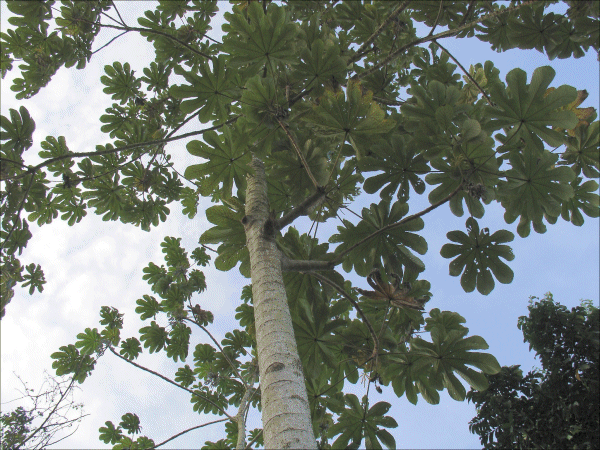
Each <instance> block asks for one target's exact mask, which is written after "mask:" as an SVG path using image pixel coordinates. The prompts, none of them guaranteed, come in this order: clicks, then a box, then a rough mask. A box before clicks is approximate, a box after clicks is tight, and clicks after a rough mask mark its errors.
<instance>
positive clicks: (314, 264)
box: [281, 256, 335, 272]
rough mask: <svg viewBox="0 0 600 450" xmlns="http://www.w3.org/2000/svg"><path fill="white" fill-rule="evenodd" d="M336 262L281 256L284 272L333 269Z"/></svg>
mask: <svg viewBox="0 0 600 450" xmlns="http://www.w3.org/2000/svg"><path fill="white" fill-rule="evenodd" d="M334 267H335V264H333V263H332V262H331V261H316V260H315V261H311V260H306V259H289V258H287V257H286V256H283V257H282V258H281V270H282V272H309V271H313V270H318V271H322V270H333V268H334Z"/></svg>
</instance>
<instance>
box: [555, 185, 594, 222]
mask: <svg viewBox="0 0 600 450" xmlns="http://www.w3.org/2000/svg"><path fill="white" fill-rule="evenodd" d="M581 180H582V179H581V177H577V178H576V179H575V181H573V182H571V186H572V187H573V191H574V195H573V198H571V199H570V200H567V201H565V202H563V204H562V211H561V216H562V218H563V219H565V220H570V221H571V223H572V224H573V225H576V226H578V227H580V226H582V225H583V222H584V220H583V216H582V214H581V212H583V213H584V214H585V215H586V216H588V217H598V215H599V214H600V211H599V210H598V204H599V199H600V197H599V196H598V194H596V191H597V190H598V183H596V182H595V181H594V180H588V181H586V182H585V183H583V184H581V185H580V183H581ZM580 210H581V211H580Z"/></svg>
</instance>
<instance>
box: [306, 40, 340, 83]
mask: <svg viewBox="0 0 600 450" xmlns="http://www.w3.org/2000/svg"><path fill="white" fill-rule="evenodd" d="M296 70H297V71H298V75H299V76H300V77H302V78H304V79H306V80H309V83H308V84H307V85H306V87H305V88H304V89H307V88H309V87H311V83H312V81H314V80H318V81H319V82H320V83H321V84H325V83H330V82H331V80H332V79H334V80H336V81H337V82H341V81H342V80H344V79H345V78H346V71H347V70H348V69H347V66H346V63H345V62H344V60H343V59H342V58H341V56H340V46H339V44H336V43H334V42H333V41H330V40H328V41H326V42H325V43H324V42H323V40H321V39H315V40H314V41H313V42H312V44H311V47H310V48H308V47H306V48H304V49H303V50H302V52H301V53H300V63H298V65H297V66H296Z"/></svg>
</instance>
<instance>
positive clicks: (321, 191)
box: [274, 187, 327, 230]
mask: <svg viewBox="0 0 600 450" xmlns="http://www.w3.org/2000/svg"><path fill="white" fill-rule="evenodd" d="M326 195H327V194H326V192H325V188H323V187H317V191H316V192H315V193H314V194H312V195H311V196H309V197H307V198H305V199H304V201H303V202H302V203H300V204H299V205H298V206H295V207H294V208H292V210H291V211H290V212H288V213H287V214H285V215H284V216H283V217H281V218H280V219H278V220H276V221H275V224H274V225H275V229H277V230H281V229H282V228H283V227H285V226H287V225H289V224H290V223H292V222H293V221H294V220H296V219H297V218H298V217H300V216H308V214H309V213H310V209H311V208H312V207H313V206H314V205H316V204H317V203H319V202H320V201H321V200H322V199H323V197H325V196H326Z"/></svg>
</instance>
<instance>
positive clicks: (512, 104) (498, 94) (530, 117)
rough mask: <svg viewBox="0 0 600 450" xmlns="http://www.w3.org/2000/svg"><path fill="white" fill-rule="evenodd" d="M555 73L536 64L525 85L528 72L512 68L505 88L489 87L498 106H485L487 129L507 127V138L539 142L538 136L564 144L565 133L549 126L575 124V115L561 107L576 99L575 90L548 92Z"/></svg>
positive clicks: (531, 147)
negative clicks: (528, 82) (487, 119)
mask: <svg viewBox="0 0 600 450" xmlns="http://www.w3.org/2000/svg"><path fill="white" fill-rule="evenodd" d="M555 74H556V72H555V71H554V69H552V68H551V67H550V66H542V67H538V68H537V69H535V71H534V72H533V76H532V77H531V84H529V85H527V74H526V73H525V72H524V71H523V70H521V69H513V70H511V71H510V72H509V73H508V74H507V75H506V82H507V84H508V89H506V88H504V87H503V86H502V85H500V84H492V85H491V86H490V87H489V89H490V92H491V94H492V96H493V98H494V102H495V103H496V104H497V107H491V106H486V108H485V111H486V114H487V116H488V117H490V118H491V120H490V121H489V122H488V123H487V126H486V130H487V131H493V130H497V129H499V128H505V129H509V130H510V131H508V133H507V138H509V139H511V140H518V139H520V138H521V139H524V140H525V142H527V143H533V142H539V140H540V138H541V139H542V140H544V141H545V142H546V143H547V144H548V145H550V146H551V147H558V146H559V145H561V144H563V143H564V141H565V138H564V135H563V134H561V133H559V132H557V131H555V130H553V129H552V128H551V127H560V128H564V129H571V128H574V127H575V126H576V125H577V123H578V120H577V117H576V116H575V114H574V113H573V112H572V111H567V110H561V109H560V108H562V107H563V106H567V105H568V104H569V103H571V102H572V101H573V100H575V98H576V97H577V90H576V89H575V88H574V87H571V86H560V87H559V88H557V89H555V90H553V91H552V92H549V93H548V92H547V89H548V86H549V85H550V83H551V82H552V80H553V79H554V76H555ZM535 148H537V146H536V145H533V144H531V145H528V146H527V147H526V149H527V152H529V153H534V150H535ZM536 153H538V152H536ZM535 156H536V157H537V156H540V155H539V154H536V155H535Z"/></svg>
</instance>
